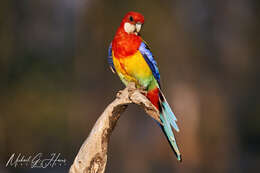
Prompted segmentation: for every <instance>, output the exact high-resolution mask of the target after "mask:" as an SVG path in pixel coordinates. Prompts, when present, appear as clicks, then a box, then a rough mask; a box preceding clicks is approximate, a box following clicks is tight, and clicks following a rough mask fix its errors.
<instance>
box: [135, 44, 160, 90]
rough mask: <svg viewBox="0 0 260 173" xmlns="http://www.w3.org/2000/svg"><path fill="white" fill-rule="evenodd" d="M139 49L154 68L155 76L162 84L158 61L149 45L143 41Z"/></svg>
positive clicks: (151, 67)
mask: <svg viewBox="0 0 260 173" xmlns="http://www.w3.org/2000/svg"><path fill="white" fill-rule="evenodd" d="M139 51H140V52H141V54H142V55H143V57H144V59H145V61H146V63H147V64H148V65H149V67H150V69H151V70H152V73H153V76H154V78H155V79H156V81H157V82H158V84H159V85H160V73H159V70H158V67H157V63H156V61H155V59H154V58H153V54H152V52H151V51H150V49H149V47H148V46H147V45H146V44H145V43H144V42H142V43H141V45H140V47H139Z"/></svg>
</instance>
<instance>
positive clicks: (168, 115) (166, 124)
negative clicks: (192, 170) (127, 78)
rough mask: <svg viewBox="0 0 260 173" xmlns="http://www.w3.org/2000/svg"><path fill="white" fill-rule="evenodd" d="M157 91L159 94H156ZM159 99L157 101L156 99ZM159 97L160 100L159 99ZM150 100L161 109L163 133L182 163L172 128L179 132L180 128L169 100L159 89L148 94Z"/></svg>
mask: <svg viewBox="0 0 260 173" xmlns="http://www.w3.org/2000/svg"><path fill="white" fill-rule="evenodd" d="M156 91H157V92H156ZM156 97H157V99H155V98H156ZM158 97H159V98H158ZM148 98H149V99H150V101H151V102H152V103H153V104H154V105H155V106H156V107H157V109H159V112H160V119H161V122H162V124H159V125H160V126H161V129H162V131H163V132H164V134H165V136H166V138H167V140H168V142H169V144H170V146H171V148H172V150H173V151H174V153H175V155H176V157H177V159H178V160H179V161H182V158H181V153H180V151H179V148H178V145H177V142H176V140H175V137H174V134H173V131H172V127H173V128H174V129H175V130H176V131H177V132H179V131H180V130H179V127H178V126H177V124H176V122H177V118H176V117H175V115H174V113H173V112H172V110H171V108H170V106H169V104H168V102H167V100H166V99H165V97H164V95H163V93H162V91H161V90H160V89H159V88H157V89H156V90H153V91H151V92H148Z"/></svg>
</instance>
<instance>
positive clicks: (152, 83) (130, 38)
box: [107, 11, 182, 162]
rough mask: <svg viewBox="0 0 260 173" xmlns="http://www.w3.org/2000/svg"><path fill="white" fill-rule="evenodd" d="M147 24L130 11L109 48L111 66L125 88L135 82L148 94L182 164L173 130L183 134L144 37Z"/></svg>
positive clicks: (163, 129)
mask: <svg viewBox="0 0 260 173" xmlns="http://www.w3.org/2000/svg"><path fill="white" fill-rule="evenodd" d="M143 24H144V16H143V15H142V14H141V13H138V12H134V11H130V12H128V13H127V14H126V15H125V16H124V18H123V19H122V21H121V24H120V26H119V27H118V29H117V31H116V34H115V36H114V38H113V40H112V42H111V43H110V45H109V48H108V58H107V59H108V64H109V67H110V69H111V70H112V72H113V73H117V75H118V76H119V78H120V79H121V81H122V82H123V84H124V85H126V86H127V85H128V84H129V83H130V82H134V83H135V85H136V87H137V88H141V89H144V90H145V91H146V95H145V96H146V97H147V98H148V100H150V102H151V103H152V104H153V105H154V106H155V107H156V109H157V110H158V111H159V114H160V117H159V119H160V120H161V122H157V123H158V125H159V126H160V127H161V129H162V131H163V132H164V134H165V136H166V138H167V140H168V142H169V144H170V146H171V148H172V150H173V152H174V153H175V155H176V157H177V160H178V161H180V162H181V161H182V157H181V153H180V151H179V148H178V145H177V142H176V139H175V137H174V133H173V130H172V128H173V129H174V130H175V131H177V132H179V127H178V125H177V124H176V122H177V118H176V117H175V115H174V113H173V111H172V110H171V108H170V106H169V104H168V102H167V100H166V98H165V96H164V94H163V92H162V90H161V84H160V73H159V70H158V66H157V63H156V61H155V59H154V57H153V54H152V52H151V49H150V47H149V46H148V45H147V43H146V42H145V41H144V40H143V39H142V37H141V35H140V31H141V28H142V25H143Z"/></svg>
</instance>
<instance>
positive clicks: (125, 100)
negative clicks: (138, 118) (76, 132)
mask: <svg viewBox="0 0 260 173" xmlns="http://www.w3.org/2000/svg"><path fill="white" fill-rule="evenodd" d="M143 93H144V91H142V90H139V89H136V88H135V85H134V84H133V83H131V84H130V85H129V86H128V87H126V88H125V89H124V90H122V91H119V92H118V93H117V97H116V99H115V100H114V101H113V102H112V103H110V104H109V105H108V106H107V108H106V109H105V111H104V112H103V113H102V115H101V116H100V117H99V118H98V120H97V121H96V123H95V125H94V127H93V128H92V130H91V132H90V134H89V136H88V137H87V139H86V140H85V142H84V143H83V144H82V146H81V148H80V150H79V152H78V154H77V156H76V158H75V160H74V163H73V164H72V166H71V167H70V171H69V172H70V173H104V172H105V167H106V163H107V148H108V143H109V138H110V136H111V134H112V131H113V129H114V127H115V125H116V123H117V120H118V119H119V117H120V115H121V114H122V113H123V112H124V111H125V110H126V108H127V105H128V104H130V103H134V104H137V105H140V106H141V107H142V108H143V109H144V110H145V112H146V113H147V114H148V115H149V116H151V117H152V118H154V119H155V120H157V121H158V122H160V119H159V113H158V110H157V109H156V108H155V107H154V106H153V105H152V104H151V102H150V101H149V100H148V99H147V98H146V97H145V96H144V95H143Z"/></svg>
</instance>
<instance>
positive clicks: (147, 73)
mask: <svg viewBox="0 0 260 173" xmlns="http://www.w3.org/2000/svg"><path fill="white" fill-rule="evenodd" d="M113 62H114V65H115V68H116V71H117V72H118V74H119V76H120V75H121V76H123V77H124V78H125V80H128V81H134V80H137V81H145V80H150V78H151V76H152V71H151V69H150V68H149V66H148V64H147V63H146V61H145V59H144V58H143V56H142V54H141V53H140V52H139V51H137V52H136V53H135V54H133V55H131V56H128V57H125V58H115V56H113Z"/></svg>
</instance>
